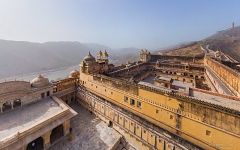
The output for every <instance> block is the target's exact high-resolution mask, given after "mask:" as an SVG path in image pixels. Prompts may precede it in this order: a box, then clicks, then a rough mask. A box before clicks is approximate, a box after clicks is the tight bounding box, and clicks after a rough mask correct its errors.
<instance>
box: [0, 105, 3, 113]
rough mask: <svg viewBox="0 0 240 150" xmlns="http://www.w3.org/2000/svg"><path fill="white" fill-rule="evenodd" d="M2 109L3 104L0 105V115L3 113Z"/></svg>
mask: <svg viewBox="0 0 240 150" xmlns="http://www.w3.org/2000/svg"><path fill="white" fill-rule="evenodd" d="M2 107H3V103H0V112H1V113H2V112H3V110H2Z"/></svg>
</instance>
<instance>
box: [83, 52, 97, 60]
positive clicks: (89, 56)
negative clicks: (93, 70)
mask: <svg viewBox="0 0 240 150" xmlns="http://www.w3.org/2000/svg"><path fill="white" fill-rule="evenodd" d="M83 60H84V61H95V58H94V57H93V56H92V54H91V53H90V52H89V53H88V55H87V56H85V57H84V58H83Z"/></svg>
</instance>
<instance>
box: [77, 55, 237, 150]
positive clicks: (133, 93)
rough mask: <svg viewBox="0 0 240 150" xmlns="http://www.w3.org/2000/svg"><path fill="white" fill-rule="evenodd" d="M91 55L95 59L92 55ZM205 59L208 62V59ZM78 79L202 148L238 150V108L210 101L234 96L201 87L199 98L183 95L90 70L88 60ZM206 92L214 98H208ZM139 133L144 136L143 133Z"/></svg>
mask: <svg viewBox="0 0 240 150" xmlns="http://www.w3.org/2000/svg"><path fill="white" fill-rule="evenodd" d="M147 54H148V53H147ZM145 58H147V60H146V62H148V61H149V59H150V58H149V57H145ZM87 59H88V60H89V59H90V58H89V57H88V58H87ZM91 59H92V60H93V61H94V59H93V58H91ZM203 59H204V58H203ZM88 60H87V61H88ZM142 61H143V60H142ZM205 62H206V63H207V64H208V65H210V66H211V64H210V63H209V60H205ZM95 63H96V64H97V62H95ZM144 63H145V62H144ZM96 64H95V67H96V66H97V65H96ZM106 65H108V64H106ZM86 66H87V67H86ZM97 67H98V66H97ZM106 68H107V67H106ZM87 70H88V71H87ZM129 70H130V69H129ZM235 80H237V79H234V82H232V83H231V84H230V85H233V88H236V86H235V85H236V84H235ZM79 82H80V85H81V86H83V87H84V88H86V90H88V91H90V92H91V93H93V94H95V95H97V96H99V97H101V98H104V99H105V100H107V101H109V102H111V103H113V104H116V105H117V106H119V107H121V108H124V109H126V110H128V111H130V112H132V113H134V114H136V115H137V116H140V117H141V118H143V119H145V120H147V121H149V122H151V123H153V124H155V125H157V126H159V127H161V128H163V129H165V130H166V131H169V132H170V133H172V134H174V135H177V136H179V137H181V138H183V139H185V140H187V141H189V142H191V143H193V144H195V145H197V146H199V147H201V148H203V149H224V150H238V149H239V148H240V113H239V108H235V107H233V106H231V105H230V106H226V107H225V106H224V103H219V104H216V103H214V102H211V101H214V100H213V99H214V98H215V100H218V99H220V100H221V102H226V101H229V103H237V104H239V102H238V100H239V99H238V98H237V97H234V98H232V97H230V96H229V97H228V96H226V95H220V94H212V93H210V92H205V91H203V90H200V91H203V94H202V96H203V97H202V98H199V97H198V98H196V97H194V96H189V95H182V94H179V93H175V92H173V91H171V90H164V89H161V88H157V87H156V86H148V85H143V84H137V83H134V82H129V81H124V80H122V79H117V78H114V77H111V76H107V75H105V74H103V73H99V72H98V70H97V69H95V70H91V64H90V63H89V62H87V64H86V62H84V61H83V62H82V64H81V68H80V81H79ZM236 82H237V83H240V82H239V81H236ZM192 89H193V90H194V91H195V90H196V91H197V89H194V88H192ZM236 90H238V88H237V89H236ZM209 93H210V94H209ZM211 94H212V95H211ZM205 95H206V97H205ZM209 95H210V96H213V97H214V98H213V99H212V98H210V97H209ZM233 99H235V100H233ZM233 105H234V104H233ZM125 125H126V128H130V126H129V125H128V124H125ZM136 134H138V130H136ZM142 137H143V138H147V137H146V135H142ZM150 143H152V144H153V145H155V144H156V140H155V139H153V140H152V141H151V142H150Z"/></svg>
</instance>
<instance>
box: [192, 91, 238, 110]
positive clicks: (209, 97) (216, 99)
mask: <svg viewBox="0 0 240 150" xmlns="http://www.w3.org/2000/svg"><path fill="white" fill-rule="evenodd" d="M193 96H194V97H196V98H198V99H200V100H202V101H205V102H208V103H211V104H215V105H220V106H223V107H227V108H230V109H233V110H236V111H240V101H237V100H232V99H230V98H226V97H223V96H217V95H213V94H208V93H204V92H199V91H193Z"/></svg>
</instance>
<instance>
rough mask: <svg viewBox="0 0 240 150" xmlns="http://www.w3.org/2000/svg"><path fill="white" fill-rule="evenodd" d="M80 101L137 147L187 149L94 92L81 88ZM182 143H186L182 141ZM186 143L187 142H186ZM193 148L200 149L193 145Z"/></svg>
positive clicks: (161, 149) (166, 149)
mask: <svg viewBox="0 0 240 150" xmlns="http://www.w3.org/2000/svg"><path fill="white" fill-rule="evenodd" d="M77 97H78V101H79V102H80V103H81V104H83V105H84V106H85V107H87V108H88V109H89V110H90V111H92V112H94V113H95V114H96V115H97V116H98V117H100V118H101V119H102V120H104V121H105V122H107V123H109V122H110V121H111V123H112V127H113V128H114V129H116V130H117V131H118V132H120V133H121V134H123V135H124V137H125V138H126V139H127V141H128V142H130V143H134V145H133V146H134V147H135V148H137V149H149V150H150V149H159V150H173V149H175V150H184V149H185V150H186V149H187V148H186V147H185V146H184V145H182V144H181V143H178V142H176V139H174V137H171V136H170V135H168V136H166V135H167V133H165V134H166V135H164V134H163V133H160V132H157V131H156V130H157V128H153V126H151V125H149V124H147V123H146V122H144V121H141V120H140V119H139V118H137V119H138V120H137V119H136V118H135V119H134V117H133V115H132V114H131V113H128V114H126V113H124V110H121V109H120V108H118V107H116V106H113V105H111V104H110V103H107V102H105V101H104V100H102V99H100V98H98V97H96V96H94V95H93V94H91V93H89V92H87V91H85V90H83V89H81V90H80V91H79V92H78V93H77ZM182 143H184V142H183V141H182ZM185 144H186V143H185ZM188 146H189V147H191V148H195V149H198V148H197V147H194V146H193V145H191V146H190V145H188ZM189 147H188V148H189Z"/></svg>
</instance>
